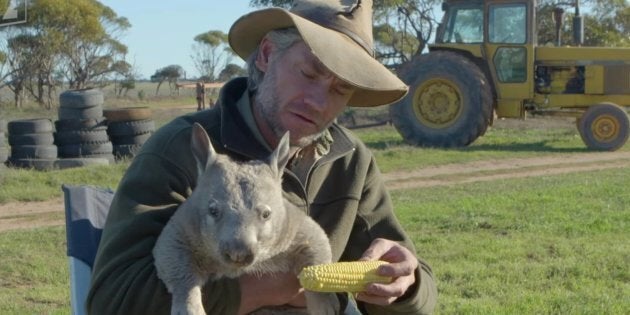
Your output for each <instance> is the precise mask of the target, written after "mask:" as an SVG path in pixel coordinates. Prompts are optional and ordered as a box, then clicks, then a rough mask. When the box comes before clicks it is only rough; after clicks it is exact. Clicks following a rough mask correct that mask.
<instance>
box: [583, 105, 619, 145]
mask: <svg viewBox="0 0 630 315" xmlns="http://www.w3.org/2000/svg"><path fill="white" fill-rule="evenodd" d="M577 125H578V131H579V132H580V136H581V137H582V140H583V141H584V143H585V144H586V146H587V147H588V148H589V149H591V150H597V151H616V150H617V149H619V148H621V147H623V145H624V144H625V143H626V141H628V135H629V133H630V118H628V113H626V111H625V110H624V109H623V108H622V107H621V106H619V105H617V104H613V103H608V102H604V103H600V104H597V105H594V106H591V107H589V108H588V109H587V110H586V111H585V112H584V114H582V117H580V118H579V119H578V120H577Z"/></svg>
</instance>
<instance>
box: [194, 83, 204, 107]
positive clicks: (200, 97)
mask: <svg viewBox="0 0 630 315" xmlns="http://www.w3.org/2000/svg"><path fill="white" fill-rule="evenodd" d="M195 92H196V93H197V111H200V110H202V109H206V103H205V102H206V87H205V86H204V83H203V82H197V84H196V85H195Z"/></svg>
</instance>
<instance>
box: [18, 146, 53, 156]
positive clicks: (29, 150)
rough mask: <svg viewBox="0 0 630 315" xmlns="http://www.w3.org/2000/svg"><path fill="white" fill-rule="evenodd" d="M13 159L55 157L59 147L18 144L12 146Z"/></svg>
mask: <svg viewBox="0 0 630 315" xmlns="http://www.w3.org/2000/svg"><path fill="white" fill-rule="evenodd" d="M11 158H12V159H54V158H57V147H56V146H54V145H17V146H12V147H11Z"/></svg>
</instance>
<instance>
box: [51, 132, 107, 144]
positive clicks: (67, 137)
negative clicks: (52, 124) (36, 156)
mask: <svg viewBox="0 0 630 315" xmlns="http://www.w3.org/2000/svg"><path fill="white" fill-rule="evenodd" d="M104 142H109V136H108V135H107V131H106V130H103V129H101V130H68V131H59V132H56V133H55V144H56V145H58V146H64V145H69V144H88V143H90V144H95V143H104Z"/></svg>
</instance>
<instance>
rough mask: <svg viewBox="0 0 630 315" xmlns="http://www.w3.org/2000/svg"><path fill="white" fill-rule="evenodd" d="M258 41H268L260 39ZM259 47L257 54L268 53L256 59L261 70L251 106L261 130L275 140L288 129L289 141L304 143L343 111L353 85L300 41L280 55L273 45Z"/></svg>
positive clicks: (320, 131)
mask: <svg viewBox="0 0 630 315" xmlns="http://www.w3.org/2000/svg"><path fill="white" fill-rule="evenodd" d="M261 45H272V44H271V43H269V42H265V41H263V43H262V44H261ZM261 48H262V49H261V51H262V53H261V54H263V55H265V54H268V57H269V58H268V59H266V60H263V61H262V63H259V62H258V61H257V66H258V67H259V69H261V71H263V72H265V76H264V78H263V80H262V82H261V83H260V85H259V87H258V93H257V94H256V99H255V106H254V112H255V115H256V116H257V117H256V118H257V122H258V124H259V127H260V128H261V132H262V133H263V136H265V139H267V141H269V140H270V139H269V137H270V136H272V135H273V137H275V139H276V141H277V139H279V138H280V137H281V136H282V135H283V134H284V133H285V132H286V131H289V132H290V135H291V145H296V146H301V147H303V146H306V145H308V144H310V143H311V142H312V141H313V140H314V139H316V138H317V137H318V136H319V135H320V134H321V133H322V132H323V131H324V130H325V129H326V128H328V127H329V126H330V124H332V122H333V120H334V119H335V117H337V115H338V114H339V113H341V111H343V109H344V108H345V107H346V104H347V103H348V101H349V100H350V97H351V96H352V93H353V92H354V89H353V88H352V86H351V85H349V84H347V83H345V82H343V81H341V80H339V79H338V78H337V77H335V76H334V75H333V74H332V73H331V72H330V71H329V70H328V69H326V67H324V65H323V64H322V63H321V62H319V60H317V58H316V57H315V56H314V55H313V54H312V53H311V52H310V50H309V48H308V47H307V46H306V44H304V43H303V42H298V43H296V44H294V45H293V46H291V47H290V48H289V49H288V50H286V51H285V53H284V54H282V55H281V56H279V55H278V53H277V51H276V50H275V49H274V48H273V45H272V47H271V48H270V49H267V50H265V46H261ZM259 61H260V60H259ZM276 141H273V142H271V143H270V144H272V145H275V142H276Z"/></svg>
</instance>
